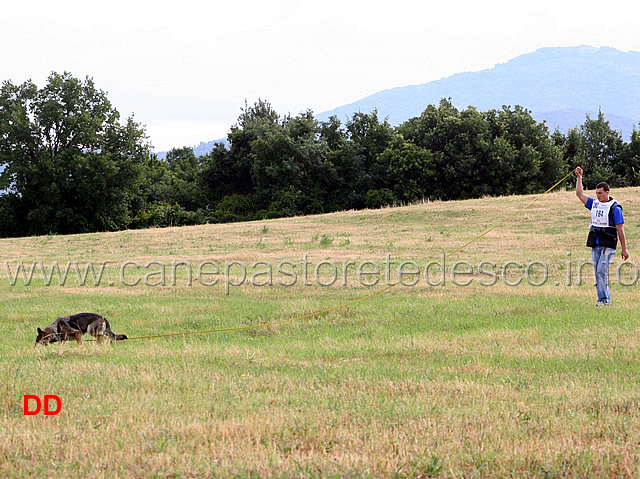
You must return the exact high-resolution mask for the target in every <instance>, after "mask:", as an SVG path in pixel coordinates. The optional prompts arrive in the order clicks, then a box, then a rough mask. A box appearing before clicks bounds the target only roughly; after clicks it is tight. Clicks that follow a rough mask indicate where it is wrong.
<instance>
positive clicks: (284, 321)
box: [127, 170, 573, 341]
mask: <svg viewBox="0 0 640 479" xmlns="http://www.w3.org/2000/svg"><path fill="white" fill-rule="evenodd" d="M572 173H573V170H572V171H570V172H569V173H568V174H567V175H566V176H564V177H563V178H562V179H561V180H559V181H557V182H556V183H555V184H554V185H553V186H551V187H550V188H549V189H547V190H546V191H545V192H544V193H541V194H540V195H538V196H536V197H535V198H534V199H532V200H531V201H530V202H529V203H527V204H526V205H525V206H524V207H522V208H520V209H519V210H517V211H516V212H515V213H513V214H511V215H510V216H507V217H506V218H505V219H503V220H501V221H500V222H499V223H497V224H495V225H494V226H492V227H491V228H489V229H487V230H486V231H484V232H482V233H481V234H479V235H478V236H476V237H475V238H473V239H472V240H470V241H467V242H466V243H464V244H463V245H462V246H460V247H459V248H457V249H455V250H453V251H451V252H450V253H447V254H446V255H445V256H444V259H447V258H450V257H451V256H453V255H454V254H457V253H459V252H460V251H462V250H463V249H465V248H466V247H467V246H469V245H471V244H472V243H475V242H476V241H478V240H479V239H481V238H483V237H484V236H486V235H488V234H489V233H491V232H492V231H493V230H495V229H497V228H499V227H500V226H502V225H504V224H505V223H507V222H508V221H510V220H512V219H513V218H515V217H516V216H518V215H519V214H520V213H522V212H523V211H524V210H526V209H527V208H529V207H530V206H531V205H532V204H533V203H535V202H536V201H538V200H539V199H540V198H542V197H543V196H545V195H547V194H548V193H550V192H551V191H552V190H553V189H554V188H556V187H557V186H558V185H560V184H561V183H562V182H563V181H564V180H566V179H567V178H569V176H571V174H572ZM425 268H426V267H423V268H420V269H419V270H418V271H417V272H415V273H413V274H411V275H409V276H407V277H406V278H403V279H402V280H400V281H396V282H395V283H392V284H390V285H388V286H386V287H384V288H381V289H379V290H377V291H374V292H373V293H370V294H367V295H365V296H362V297H360V298H357V299H354V300H353V301H348V302H346V303H343V304H339V305H338V306H333V307H331V308H326V309H321V310H318V311H314V312H311V313H307V314H303V315H300V316H296V317H294V318H288V319H282V320H278V321H271V322H269V323H261V324H253V325H247V326H235V327H231V328H216V329H207V330H198V331H183V332H181V333H165V334H152V335H149V336H134V337H130V338H128V339H127V340H128V341H132V340H134V339H155V338H168V337H171V336H187V335H190V334H209V333H222V332H228V331H246V330H249V329H258V328H265V327H267V326H279V325H281V324H287V323H293V322H294V321H300V320H302V319H308V318H313V317H315V316H320V315H323V314H326V313H330V312H332V311H336V310H339V309H343V308H346V307H348V306H351V305H354V304H356V303H359V302H361V301H365V300H367V299H370V298H373V297H374V296H378V295H380V294H382V293H384V292H386V291H389V290H390V289H391V288H393V287H395V286H397V285H399V284H400V283H402V282H404V281H407V280H409V279H411V278H414V277H416V276H418V275H421V274H422V273H423V272H424V270H425Z"/></svg>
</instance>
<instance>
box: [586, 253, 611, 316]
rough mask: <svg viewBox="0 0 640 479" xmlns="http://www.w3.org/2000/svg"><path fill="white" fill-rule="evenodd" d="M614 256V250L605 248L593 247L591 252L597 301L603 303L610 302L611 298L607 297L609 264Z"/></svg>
mask: <svg viewBox="0 0 640 479" xmlns="http://www.w3.org/2000/svg"><path fill="white" fill-rule="evenodd" d="M615 254H616V250H615V249H613V248H607V247H605V246H595V247H593V248H592V250H591V260H592V261H593V270H594V273H595V275H596V291H597V292H598V301H602V302H603V303H610V302H611V296H609V263H610V262H611V259H612V258H613V256H614V255H615Z"/></svg>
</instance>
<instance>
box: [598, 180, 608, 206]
mask: <svg viewBox="0 0 640 479" xmlns="http://www.w3.org/2000/svg"><path fill="white" fill-rule="evenodd" d="M596 197H597V198H598V201H599V202H600V203H606V202H607V201H609V184H608V183H605V182H604V181H601V182H600V183H598V184H597V185H596Z"/></svg>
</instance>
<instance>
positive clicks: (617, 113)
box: [316, 46, 640, 140]
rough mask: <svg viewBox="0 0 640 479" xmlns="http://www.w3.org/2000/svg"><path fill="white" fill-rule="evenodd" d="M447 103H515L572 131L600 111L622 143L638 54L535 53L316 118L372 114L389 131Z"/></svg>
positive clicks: (631, 114) (639, 102) (632, 117)
mask: <svg viewBox="0 0 640 479" xmlns="http://www.w3.org/2000/svg"><path fill="white" fill-rule="evenodd" d="M442 98H451V101H452V103H453V104H454V105H455V106H457V107H458V108H466V107H467V106H469V105H473V106H475V107H477V108H478V109H479V110H489V109H492V108H501V107H502V106H503V105H511V106H514V105H521V106H523V107H525V108H527V109H528V110H531V111H532V114H533V116H534V118H536V120H538V121H542V120H546V121H547V124H548V126H549V127H550V129H551V130H553V129H555V127H556V126H559V127H560V129H561V130H562V131H565V132H566V130H567V129H568V128H571V127H574V126H577V125H580V124H582V123H583V122H584V120H585V114H586V113H590V114H591V116H592V117H593V116H594V115H597V112H598V111H599V110H600V109H601V110H602V112H603V113H604V115H605V118H606V119H607V120H609V121H610V123H611V125H612V127H613V128H615V129H617V130H621V131H622V132H623V136H624V138H625V140H628V138H629V135H630V133H631V131H632V129H633V125H634V124H637V123H638V122H639V121H640V52H635V51H631V52H621V51H619V50H616V49H615V48H610V47H601V48H594V47H589V46H579V47H549V48H541V49H539V50H536V51H535V52H533V53H527V54H524V55H520V56H518V57H516V58H514V59H512V60H509V61H508V62H506V63H501V64H498V65H495V66H494V67H493V68H491V69H487V70H481V71H477V72H466V73H457V74H455V75H452V76H449V77H446V78H442V79H440V80H436V81H432V82H429V83H425V84H422V85H410V86H405V87H396V88H392V89H389V90H384V91H381V92H378V93H374V94H373V95H370V96H368V97H366V98H363V99H361V100H358V101H356V102H354V103H351V104H348V105H344V106H341V107H338V108H335V109H333V110H330V111H326V112H322V113H319V114H318V115H316V117H317V118H318V119H320V120H326V119H328V118H329V117H330V116H332V115H336V116H337V117H338V118H339V119H340V120H342V121H344V120H346V119H347V118H350V117H351V116H352V115H353V113H355V112H358V111H360V112H365V113H368V112H370V111H371V110H373V109H374V108H376V109H377V110H378V114H379V116H380V117H382V118H384V117H388V118H389V122H390V123H391V124H392V125H398V124H400V123H402V122H404V121H406V120H408V119H409V118H413V117H415V116H419V115H420V114H421V113H422V112H423V111H424V109H425V108H426V107H427V105H429V104H438V103H439V101H440V99H442Z"/></svg>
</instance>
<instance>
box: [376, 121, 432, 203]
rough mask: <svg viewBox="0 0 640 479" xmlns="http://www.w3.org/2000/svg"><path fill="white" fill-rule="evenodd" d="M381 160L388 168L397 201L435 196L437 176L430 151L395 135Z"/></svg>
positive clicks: (390, 184)
mask: <svg viewBox="0 0 640 479" xmlns="http://www.w3.org/2000/svg"><path fill="white" fill-rule="evenodd" d="M381 157H382V158H381V161H382V162H383V163H385V164H386V165H387V177H388V184H389V186H391V190H392V191H393V193H394V195H395V198H397V199H399V200H401V201H404V202H411V201H416V200H421V199H425V198H431V197H432V193H431V189H432V188H433V186H434V184H435V180H436V173H435V160H434V155H433V153H431V151H429V150H426V149H424V148H421V147H419V146H417V145H415V144H414V143H412V142H411V141H407V140H405V139H404V138H403V137H402V135H400V134H399V133H396V134H395V135H394V137H393V139H392V140H391V142H390V144H389V146H388V147H387V149H386V150H384V151H383V152H382V153H381Z"/></svg>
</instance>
